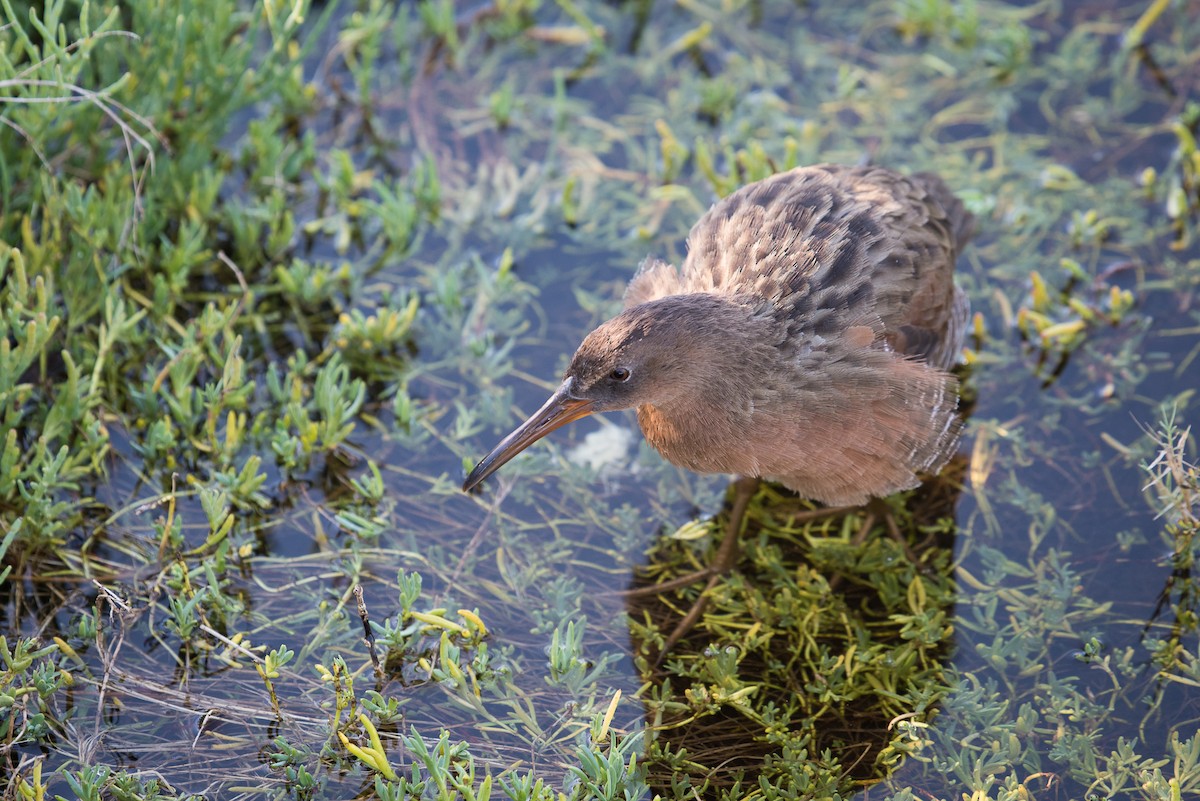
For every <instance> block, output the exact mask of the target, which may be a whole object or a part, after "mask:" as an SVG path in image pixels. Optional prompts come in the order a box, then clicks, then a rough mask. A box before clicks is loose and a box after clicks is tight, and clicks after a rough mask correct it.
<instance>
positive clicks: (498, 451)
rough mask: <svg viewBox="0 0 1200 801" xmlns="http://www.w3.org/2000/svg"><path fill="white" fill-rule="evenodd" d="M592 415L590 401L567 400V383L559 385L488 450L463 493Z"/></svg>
mask: <svg viewBox="0 0 1200 801" xmlns="http://www.w3.org/2000/svg"><path fill="white" fill-rule="evenodd" d="M591 413H592V401H590V400H581V399H579V398H573V397H571V379H570V378H568V379H567V380H566V381H564V382H563V383H562V386H560V387H559V388H558V389H557V390H555V392H554V394H553V395H551V396H550V400H548V401H546V403H545V404H544V405H543V406H542V408H540V409H538V410H537V411H536V412H534V413H533V416H532V417H530V418H529V419H528V420H526V421H525V422H524V423H521V425H520V426H518V427H517V430H516V431H514V432H512V433H511V434H509V435H508V436H507V437H505V438H504V439H502V440H500V444H499V445H497V446H496V447H494V448H492V451H491V453H489V454H488V455H487V456H485V457H483V459H481V460H480V462H479V464H477V465H475V469H474V470H472V471H471V475H469V476H467V480H466V481H464V482H463V490H464V491H467V490H470V489H471V488H473V487H474V486H475V485H476V484H478V483H479V482H481V481H483V480H484V479H485V478H487V477H488V476H490V475H491V474H492V473H494V472H496V471H497V470H499V469H500V468H501V467H502V466H503V465H504V464H505V463H506V462H507V461H508V460H509V459H511V458H513V457H514V456H516V455H517V454H518V453H520V452H521V451H523V450H525V449H526V448H528V447H529V446H530V445H532V444H533V443H535V442H537V441H538V440H539V439H541V438H542V437H544V436H546V435H547V434H549V433H550V432H551V431H553V430H554V429H556V428H562V427H563V426H565V425H566V424H567V423H572V422H574V421H576V420H578V419H579V418H581V417H587V416H588V415H589V414H591Z"/></svg>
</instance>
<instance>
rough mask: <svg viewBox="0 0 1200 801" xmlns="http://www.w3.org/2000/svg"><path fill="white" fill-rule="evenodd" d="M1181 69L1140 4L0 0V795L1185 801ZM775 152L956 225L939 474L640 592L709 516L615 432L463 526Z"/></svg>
mask: <svg viewBox="0 0 1200 801" xmlns="http://www.w3.org/2000/svg"><path fill="white" fill-rule="evenodd" d="M1197 43H1200V13H1198V12H1197V9H1196V7H1195V4H1191V3H1186V2H1164V1H1163V0H1153V2H1146V3H1143V4H1131V3H1114V2H1110V1H1109V0H1085V2H1078V3H1050V2H1039V3H1005V2H1000V1H999V0H977V1H976V2H949V0H894V1H893V0H887V1H886V2H879V3H873V4H869V5H860V4H853V3H838V2H824V1H823V0H822V1H816V0H814V1H813V2H808V3H792V2H785V1H784V0H779V1H778V2H775V1H774V0H764V1H763V2H756V1H751V2H741V1H740V0H735V1H734V2H725V3H716V2H705V0H688V2H680V3H675V4H661V3H659V4H655V3H648V2H642V0H630V2H624V3H600V2H594V1H593V0H578V1H574V0H560V1H559V2H555V3H549V2H544V0H508V1H506V2H496V3H493V4H490V5H489V4H487V3H481V4H478V5H476V6H470V7H468V6H466V5H463V4H455V3H453V2H450V0H421V2H418V3H400V4H394V3H386V2H382V1H381V0H341V2H328V3H311V2H309V0H288V2H280V0H264V1H263V2H244V0H195V2H192V3H189V4H186V7H185V8H182V9H181V8H180V7H179V4H172V3H129V4H113V3H105V2H85V3H76V2H68V1H67V0H50V1H49V2H39V3H32V2H21V1H20V0H0V764H2V769H0V776H3V777H4V778H3V782H4V791H3V794H4V796H5V797H13V798H21V799H38V798H43V797H51V796H56V795H57V796H63V797H78V798H120V799H153V798H164V799H165V798H196V797H211V798H241V797H250V796H254V797H259V796H269V797H272V798H298V799H299V798H303V799H313V801H316V800H317V799H332V798H349V797H355V798H371V797H376V798H380V799H399V798H438V799H455V798H462V799H484V798H489V797H491V798H498V797H506V798H510V799H539V800H541V799H558V798H568V799H584V798H601V799H610V798H611V799H618V798H620V799H641V798H647V799H649V798H654V797H661V798H663V799H670V798H688V799H694V798H727V799H773V798H837V797H842V798H846V797H850V796H852V795H855V794H857V795H858V796H859V797H862V798H868V799H874V798H894V799H898V800H900V799H934V798H937V799H960V798H972V799H976V798H978V799H982V798H996V799H1024V798H1030V797H1036V798H1116V799H1141V798H1187V797H1190V796H1193V795H1196V794H1197V793H1200V726H1198V725H1197V723H1196V721H1197V710H1196V706H1195V697H1196V692H1195V688H1196V686H1197V684H1198V683H1200V633H1198V630H1197V629H1198V622H1197V621H1198V618H1197V614H1198V603H1197V599H1200V590H1198V589H1197V586H1196V581H1197V579H1196V575H1195V563H1196V556H1197V541H1198V538H1197V537H1196V536H1195V535H1196V529H1197V518H1198V516H1200V509H1198V508H1197V498H1198V497H1200V488H1198V487H1197V482H1198V477H1197V471H1196V464H1197V462H1198V459H1197V446H1196V438H1195V435H1194V430H1195V429H1194V428H1190V426H1193V427H1194V426H1195V425H1196V419H1197V414H1196V402H1195V401H1196V390H1197V387H1198V382H1197V379H1196V375H1197V374H1198V369H1200V368H1197V355H1198V354H1200V345H1198V344H1197V342H1198V341H1200V337H1198V335H1200V311H1198V310H1200V303H1198V302H1197V301H1198V298H1197V292H1198V289H1200V280H1198V278H1197V276H1200V246H1198V245H1197V225H1198V221H1200V177H1198V176H1200V156H1198V155H1197V146H1196V140H1197V134H1198V127H1200V100H1198V99H1197V96H1198V93H1197V86H1198V84H1200V46H1198V44H1197ZM822 161H834V162H848V163H859V162H864V161H872V162H876V163H880V164H884V165H887V166H889V167H892V168H896V169H899V170H901V171H912V172H915V171H922V170H929V171H933V172H936V173H938V174H939V175H941V176H943V177H944V178H945V179H946V181H947V182H948V184H949V185H950V186H952V187H953V188H954V190H955V192H956V193H957V194H958V195H959V196H960V197H962V198H963V200H964V202H966V203H967V204H968V205H969V207H970V208H971V210H972V211H973V212H974V213H975V215H976V217H977V218H978V221H979V234H978V236H977V238H976V240H975V241H974V243H973V244H972V245H971V247H970V248H968V250H967V252H966V254H965V256H964V258H963V259H962V261H961V263H960V267H959V273H958V275H959V278H960V281H961V283H962V285H963V286H964V287H965V288H966V289H967V290H968V292H969V294H970V296H971V299H972V303H973V308H974V310H975V313H976V317H975V319H974V331H973V336H972V338H971V339H972V341H971V347H970V348H969V349H968V352H967V353H966V354H965V361H966V362H967V367H966V368H965V370H964V387H965V390H966V393H967V395H968V397H969V398H970V402H971V408H970V416H969V419H968V421H967V424H966V433H965V436H964V439H963V444H962V447H961V453H960V459H959V460H957V462H956V463H955V466H956V469H953V470H949V471H947V472H946V473H945V474H944V475H943V476H942V477H941V478H940V479H938V480H936V481H933V482H931V483H929V484H927V485H926V486H925V487H924V488H922V489H921V490H919V491H916V492H914V493H911V494H908V495H903V496H900V497H897V498H892V499H889V501H888V503H887V504H886V509H887V514H886V515H884V514H883V511H884V510H883V509H882V508H870V509H867V510H860V511H858V512H854V513H851V514H849V515H846V514H843V515H839V516H836V517H832V518H830V517H824V518H816V517H813V516H811V515H809V514H808V513H807V511H808V508H807V506H806V505H805V504H803V503H802V501H800V500H799V499H795V498H792V497H789V496H787V495H786V493H783V492H781V491H780V490H779V489H778V488H772V487H768V488H766V489H764V490H763V491H762V492H761V493H760V494H759V495H757V496H756V498H755V500H754V502H753V503H752V507H751V516H750V517H751V520H750V523H749V525H748V526H747V530H746V532H745V535H744V537H743V541H742V553H741V558H740V561H739V564H738V566H737V569H736V570H734V571H731V572H730V573H729V574H728V575H726V576H723V577H721V578H720V580H718V581H716V582H714V583H713V586H712V587H711V588H708V589H704V587H705V584H704V583H703V582H701V583H684V584H682V585H680V586H677V587H674V588H673V589H670V590H668V591H662V592H659V591H646V592H640V593H639V592H634V593H627V592H626V591H627V590H630V589H634V590H637V589H638V588H642V587H650V586H655V585H659V584H663V583H664V582H667V581H669V580H670V579H672V578H674V577H679V576H684V575H687V574H689V573H691V572H694V571H696V570H701V569H703V568H704V567H705V566H706V565H707V564H708V563H709V560H710V554H711V551H712V550H713V545H714V539H715V538H714V537H713V536H712V532H713V531H716V530H720V527H721V525H722V524H723V517H722V516H721V499H722V497H723V493H724V491H725V487H726V481H725V479H724V478H722V477H698V476H694V475H690V474H688V473H686V472H683V471H680V470H677V469H675V468H673V467H671V466H670V465H667V464H664V463H663V461H662V460H661V459H660V458H659V457H658V456H657V455H656V454H655V453H653V452H651V451H650V450H649V449H648V448H647V447H645V446H634V445H631V444H630V443H636V442H639V440H638V438H637V437H636V435H634V434H632V433H631V432H630V428H631V427H632V422H631V420H629V419H626V418H621V417H617V418H614V419H610V420H608V421H603V422H599V423H597V424H596V425H595V426H591V424H589V425H587V426H582V427H579V429H578V430H577V431H575V432H574V433H573V434H571V433H567V432H562V433H561V436H560V435H558V434H556V435H555V436H554V437H551V438H550V440H549V441H548V442H546V443H543V444H539V446H538V447H536V448H533V449H530V450H529V451H528V452H527V453H526V454H524V455H523V456H522V457H521V458H520V459H518V460H515V461H514V462H513V463H512V464H511V465H510V466H509V468H507V469H506V472H505V473H504V474H502V475H499V476H497V477H495V478H494V479H493V481H492V483H491V484H490V486H488V487H487V488H486V489H485V491H484V492H482V493H480V494H476V495H472V496H468V495H464V494H463V493H461V492H460V491H459V484H460V482H461V479H462V475H463V467H464V464H465V463H466V462H467V461H469V460H470V459H473V458H475V457H477V456H478V455H479V454H481V453H482V452H483V448H484V447H486V445H487V444H489V443H490V442H493V441H495V437H496V436H497V435H498V434H501V433H503V431H506V430H509V429H511V427H512V425H513V423H514V422H515V421H516V420H518V419H520V418H522V417H523V415H522V414H521V413H522V412H525V413H528V412H529V411H531V410H532V409H533V408H534V407H535V406H536V403H537V402H538V399H539V398H541V397H544V395H545V391H546V390H547V389H548V388H552V387H553V386H554V385H555V384H556V379H557V377H558V376H559V375H560V374H561V370H562V367H563V366H564V361H565V359H566V357H567V356H568V355H569V353H570V352H571V350H572V349H573V348H574V346H575V344H576V343H577V342H578V340H579V338H580V336H581V334H582V333H583V332H585V331H587V330H589V329H590V328H591V327H592V326H594V324H595V323H596V322H597V321H599V320H600V319H603V318H604V317H606V316H608V315H609V313H610V312H611V311H612V310H613V309H614V308H616V307H617V306H618V305H619V302H620V296H621V292H622V288H623V286H624V285H625V283H626V282H627V280H628V278H629V277H630V276H631V275H632V274H633V271H634V270H635V269H636V266H637V264H638V263H639V262H640V261H641V260H642V259H643V258H644V257H645V256H646V255H647V254H651V255H653V256H655V257H661V258H664V259H668V260H672V261H675V262H678V261H679V259H680V258H681V257H682V255H683V252H684V240H685V237H686V233H687V230H688V229H689V227H690V225H691V223H692V222H694V220H695V219H696V218H697V217H698V216H699V215H700V214H701V213H703V211H704V210H705V209H706V208H708V206H709V205H710V204H711V203H712V202H713V201H714V200H715V199H716V198H717V197H720V196H723V195H726V194H728V193H729V192H731V191H733V190H734V189H736V188H737V187H738V186H740V185H742V184H743V183H745V182H747V181H751V180H755V179H757V178H761V177H764V176H766V175H769V174H772V173H774V172H777V171H779V170H783V169H787V168H789V167H791V166H794V165H798V164H811V163H816V162H822ZM597 426H598V427H597ZM572 436H574V437H577V438H578V439H579V442H572V441H571V440H570V437H572ZM714 515H715V516H716V517H715V521H712V518H713V517H714ZM868 516H870V517H871V518H872V519H871V520H869V521H868V519H867V518H868ZM710 521H712V522H710ZM868 523H871V525H868ZM702 591H703V592H706V593H707V594H708V597H709V602H708V607H707V610H706V613H705V615H704V616H703V617H702V619H701V620H700V621H699V623H698V624H697V626H696V627H695V629H694V630H693V631H692V632H691V633H690V634H689V636H688V637H686V638H685V639H684V640H683V641H682V642H681V643H679V645H678V646H677V647H675V648H673V649H671V650H670V652H669V653H667V654H665V655H661V654H660V653H659V650H660V648H661V644H662V643H663V641H664V639H665V638H666V637H667V636H668V632H670V631H671V630H672V629H673V628H674V626H675V623H676V622H677V621H678V619H679V617H680V615H681V614H683V613H684V611H685V610H686V609H687V608H688V607H690V606H691V603H692V601H693V600H694V599H695V597H696V596H697V595H698V594H699V593H700V592H702ZM660 656H661V657H662V659H661V661H660Z"/></svg>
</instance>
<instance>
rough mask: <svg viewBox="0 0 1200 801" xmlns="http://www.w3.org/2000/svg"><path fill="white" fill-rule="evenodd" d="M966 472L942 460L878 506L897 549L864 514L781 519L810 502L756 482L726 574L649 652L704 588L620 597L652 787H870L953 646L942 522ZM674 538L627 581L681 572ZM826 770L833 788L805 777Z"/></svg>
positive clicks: (934, 695)
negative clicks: (667, 642)
mask: <svg viewBox="0 0 1200 801" xmlns="http://www.w3.org/2000/svg"><path fill="white" fill-rule="evenodd" d="M966 467H967V459H966V457H964V456H959V457H956V458H955V459H954V460H953V461H952V462H951V463H950V465H948V466H947V468H946V469H945V470H944V471H943V472H942V474H941V475H940V476H938V477H937V478H934V479H931V480H930V481H928V482H927V483H926V484H924V485H923V486H922V487H921V488H919V489H918V490H916V491H914V492H913V493H911V494H909V495H906V496H900V498H899V499H894V500H893V501H892V502H891V503H890V504H889V508H890V509H891V510H892V515H893V522H894V523H895V525H896V527H897V528H898V529H899V531H900V534H901V539H902V541H900V542H898V541H897V540H896V539H895V538H893V537H890V536H888V534H887V533H886V532H887V526H886V525H885V522H884V521H882V520H880V521H879V522H878V523H877V524H876V525H875V526H874V527H873V529H872V530H871V531H870V532H869V533H868V534H867V535H866V536H860V529H861V528H862V521H863V520H864V517H865V516H866V513H865V512H864V511H863V510H860V511H858V512H855V513H850V514H847V515H843V516H840V517H834V518H830V517H825V518H823V519H817V520H811V519H810V520H807V521H805V522H796V521H803V520H804V518H805V517H806V515H805V512H806V511H808V509H809V507H808V506H807V505H806V504H804V503H803V502H802V501H800V500H798V499H795V498H794V497H790V496H788V495H787V494H786V491H785V490H781V489H779V488H774V487H767V488H765V489H764V490H763V491H761V492H760V493H759V494H758V495H756V496H755V498H754V500H753V502H752V504H751V508H750V513H749V518H750V519H749V521H748V525H747V529H746V531H745V533H744V534H743V537H742V549H741V556H740V561H739V563H738V565H737V567H736V569H735V570H734V571H732V572H731V573H730V574H729V575H728V576H727V578H726V579H725V580H724V581H723V582H721V583H720V584H718V585H717V586H716V587H715V588H713V590H712V597H711V599H710V602H709V606H708V610H707V612H706V613H705V615H704V616H703V617H702V619H701V620H700V621H699V623H698V624H697V625H696V626H695V627H694V628H693V629H692V630H691V631H690V632H688V634H687V635H685V636H684V638H683V639H682V640H681V641H680V642H679V643H677V644H676V645H675V646H674V647H673V648H672V650H671V652H670V653H669V654H666V655H664V658H662V659H661V660H660V659H659V654H658V653H657V649H658V647H659V646H660V644H661V642H662V637H663V633H664V632H669V631H671V629H672V628H673V627H674V626H675V623H676V621H677V620H678V619H679V616H680V615H681V614H683V613H684V612H685V611H686V610H687V608H688V607H689V606H690V605H691V604H692V603H693V601H694V600H695V595H696V593H698V592H699V591H700V590H701V589H703V586H704V585H703V583H702V582H701V583H696V582H693V583H692V584H690V585H688V586H686V587H683V588H680V589H678V590H673V591H671V592H668V593H662V594H638V593H633V594H631V595H630V596H629V598H628V604H627V606H628V611H629V616H630V620H631V622H632V634H633V647H634V652H635V654H637V655H638V659H639V665H640V666H641V668H642V670H643V672H644V674H645V675H646V677H647V678H648V679H649V680H650V681H649V682H648V684H647V689H646V691H645V694H644V699H643V700H644V702H645V704H646V722H647V727H648V728H649V729H651V730H652V731H653V732H654V737H653V738H652V740H653V742H652V744H651V746H650V747H649V750H648V753H647V758H648V762H649V765H648V767H649V772H650V777H651V783H652V786H653V787H654V788H655V790H657V791H658V792H660V793H661V794H662V795H663V797H666V798H669V797H702V798H709V797H713V798H715V797H717V796H718V795H719V794H720V793H722V792H725V793H728V792H729V791H731V790H733V789H734V788H736V787H737V786H738V785H740V786H741V787H743V788H746V789H747V790H748V789H749V788H751V787H755V786H757V785H758V783H759V779H760V777H762V778H763V779H765V780H766V781H767V782H769V783H771V784H772V785H775V786H777V787H780V788H781V789H782V787H783V786H785V785H789V784H790V785H792V786H793V787H794V788H796V789H799V788H800V787H805V786H807V787H808V790H809V791H812V792H817V796H813V797H818V796H819V795H820V794H821V793H822V792H828V793H834V792H838V791H842V792H844V791H845V790H847V789H848V788H852V787H853V786H864V785H869V784H872V783H874V782H876V781H879V780H881V779H883V778H884V777H886V775H888V773H890V771H891V770H892V769H894V768H895V767H896V766H897V765H898V764H899V763H900V762H901V761H902V759H903V755H904V745H905V735H904V731H903V730H904V727H903V726H897V725H895V724H896V722H897V721H901V720H903V721H913V722H916V723H918V724H920V723H923V722H924V721H927V720H929V719H930V718H931V717H932V716H933V714H934V712H935V710H936V708H937V705H938V702H939V699H940V697H941V694H942V692H943V690H942V688H943V686H944V682H943V681H942V680H941V677H942V669H943V666H944V665H945V664H946V661H947V659H948V658H949V657H950V655H951V653H952V650H953V647H952V646H953V626H952V621H953V606H954V601H955V585H954V581H953V577H952V568H951V562H952V557H953V543H954V523H953V520H954V509H955V505H956V502H957V499H958V496H959V493H960V490H961V481H962V479H963V477H964V475H965V473H966ZM731 495H732V492H731ZM901 499H902V500H903V503H900V502H899V501H900V500H901ZM725 514H728V508H726V510H725V512H724V513H723V515H725ZM723 515H722V516H723ZM808 517H811V516H808ZM723 523H724V521H723V520H722V519H720V518H719V519H718V520H716V521H714V524H713V525H714V526H716V527H717V529H716V530H720V527H721V526H722V525H723ZM689 547H690V546H689V545H688V544H687V543H683V542H680V541H678V540H672V539H669V538H664V539H663V540H662V541H661V542H660V543H659V544H658V546H657V547H656V550H655V552H654V553H652V555H651V560H650V563H649V564H648V565H647V567H646V569H645V570H644V571H642V572H641V574H640V575H639V577H637V578H635V589H636V588H637V587H638V586H645V585H647V584H658V583H662V582H663V581H666V580H669V579H670V578H672V577H674V575H676V573H687V572H688V571H689V569H690V567H689V565H690V564H691V563H690V562H689V557H688V556H687V555H684V553H683V551H686V549H687V548H689ZM690 558H691V559H693V560H694V559H697V558H698V559H700V560H701V562H702V560H703V559H704V557H703V555H700V556H699V557H695V556H692V557H690ZM659 662H661V666H657V664H658V663H659ZM835 763H836V765H837V766H840V767H835V768H834V769H833V770H832V771H830V772H831V773H832V775H834V776H842V777H843V778H842V781H841V783H840V786H828V787H824V786H819V785H812V784H811V782H812V781H813V780H815V779H816V778H817V777H818V776H819V775H820V774H821V773H823V772H824V771H822V770H821V768H823V767H824V768H828V767H831V766H834V765H835ZM730 797H733V796H730Z"/></svg>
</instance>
